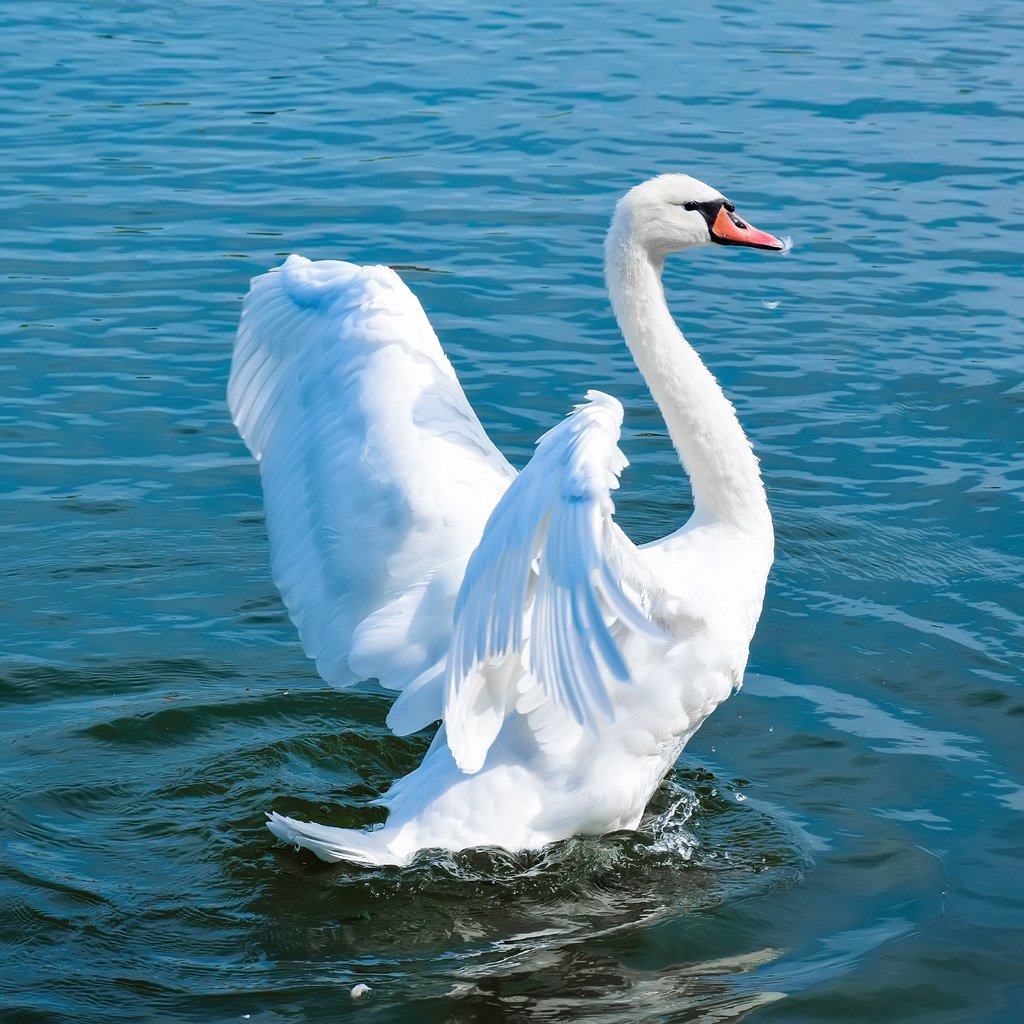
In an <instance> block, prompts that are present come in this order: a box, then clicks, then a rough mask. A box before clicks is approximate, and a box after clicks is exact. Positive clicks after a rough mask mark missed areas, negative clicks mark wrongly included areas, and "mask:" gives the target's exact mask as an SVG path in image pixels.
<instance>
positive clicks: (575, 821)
mask: <svg viewBox="0 0 1024 1024" xmlns="http://www.w3.org/2000/svg"><path fill="white" fill-rule="evenodd" d="M706 243H717V244H718V245H725V246H747V247H750V248H754V249H764V250H775V251H779V250H783V249H784V248H785V247H786V246H785V243H783V242H782V241H781V240H780V239H778V238H776V237H774V236H773V235H770V234H768V233H766V232H764V231H759V230H758V229H756V228H754V227H753V226H751V225H750V224H748V223H747V222H746V221H744V220H742V219H741V218H740V217H739V216H738V215H737V213H736V210H735V207H734V205H733V204H732V203H731V202H730V201H729V200H728V199H726V198H725V196H724V195H723V194H722V193H721V192H719V191H717V190H716V189H714V188H712V187H711V186H709V185H706V184H704V183H703V182H700V181H697V180H696V179H695V178H692V177H689V176H687V175H685V174H665V175H661V176H659V177H656V178H652V179H651V180H649V181H647V182H645V183H643V184H641V185H638V186H636V187H635V188H633V189H632V190H631V191H629V192H628V193H627V194H626V195H624V196H623V197H622V198H621V199H620V200H619V202H618V204H617V205H616V208H615V212H614V216H613V219H612V223H611V227H610V230H609V232H608V235H607V241H606V244H605V275H606V281H607V286H608V290H609V293H610V296H611V303H612V307H613V309H614V313H615V316H616V319H617V321H618V323H619V327H620V328H621V331H622V334H623V336H624V338H625V342H626V345H627V346H628V347H629V350H630V352H631V354H632V356H633V358H634V360H635V362H636V364H637V366H638V368H639V370H640V372H641V374H642V375H643V377H644V380H645V381H646V383H647V385H648V387H649V388H650V391H651V394H652V396H653V397H654V400H655V402H657V404H658V407H659V408H660V410H661V413H662V415H663V417H664V420H665V424H666V426H667V428H668V432H669V435H670V437H671V439H672V443H673V445H674V446H675V449H676V451H677V453H678V455H679V457H680V460H681V462H682V466H683V468H684V470H685V472H686V473H687V474H688V475H689V478H690V481H691V485H692V492H693V513H692V515H691V516H690V517H689V519H688V520H687V521H686V523H685V524H684V525H682V526H681V527H680V528H679V529H676V530H675V531H674V532H672V533H670V534H669V535H668V536H666V537H664V538H663V539H662V540H659V541H656V542H654V543H652V544H646V545H643V546H642V547H637V546H636V545H634V544H633V543H632V542H631V541H630V540H629V538H628V537H627V536H626V535H625V534H624V533H623V531H622V530H621V529H620V528H619V527H618V526H617V525H616V524H615V522H614V520H613V518H612V514H613V512H614V505H613V501H612V494H613V492H614V491H615V489H616V488H617V487H618V486H619V474H620V473H621V471H622V470H623V468H624V467H625V466H626V465H627V461H626V459H625V457H624V456H623V454H622V452H621V451H620V449H619V444H618V442H619V433H620V427H621V424H622V416H623V410H622V406H621V405H620V404H619V402H618V401H617V400H616V399H614V398H612V397H611V396H610V395H606V394H603V393H601V392H599V391H590V392H588V393H587V395H586V397H585V400H584V401H583V403H581V404H580V405H577V406H576V407H575V409H574V410H573V411H572V412H571V413H570V414H569V415H568V416H567V417H566V418H565V419H564V420H562V421H561V422H560V423H558V424H557V425H556V426H554V427H553V428H552V429H551V430H549V431H548V432H547V433H546V434H544V436H543V437H541V438H540V440H539V441H538V442H537V446H536V451H535V453H534V455H533V457H532V459H531V460H530V462H529V463H528V465H527V466H526V467H525V469H523V470H522V472H520V473H516V471H515V470H514V469H513V468H512V467H511V466H510V464H509V463H508V462H507V461H506V459H505V458H504V457H503V456H502V454H501V453H500V452H499V451H498V450H497V448H496V447H495V446H494V445H493V444H492V443H491V441H490V439H489V438H488V437H487V434H486V433H485V432H484V429H483V427H482V426H481V424H480V421H479V420H478V419H477V417H476V415H475V413H474V412H473V410H472V408H471V407H470V405H469V402H468V400H467V399H466V396H465V394H464V392H463V390H462V388H461V386H460V384H459V382H458V380H457V378H456V376H455V372H454V370H453V369H452V366H451V364H450V363H449V361H448V359H447V358H446V357H445V354H444V352H443V351H442V349H441V346H440V344H439V342H438V340H437V337H436V335H435V334H434V331H433V330H432V329H431V326H430V323H429V322H428V320H427V317H426V314H425V313H424V311H423V309H422V307H421V306H420V304H419V302H418V301H417V300H416V298H415V297H414V296H413V294H412V292H411V291H409V289H408V288H407V287H406V285H405V284H404V283H403V282H402V280H401V279H400V278H399V276H398V275H397V274H396V273H394V272H393V271H392V270H390V269H388V268H387V267H381V266H356V265H353V264H351V263H344V262H339V261H331V260H324V261H316V262H312V261H310V260H308V259H305V258H303V257H302V256H298V255H292V256H290V257H288V259H287V260H286V261H285V263H284V264H283V265H282V266H280V267H278V268H277V269H275V270H271V271H270V272H269V273H266V274H264V275H262V276H260V277H257V278H255V279H253V281H252V285H251V290H250V291H249V293H248V295H247V297H246V299H245V302H244V304H243V309H242V315H241V321H240V324H239V328H238V334H237V338H236V341H235V347H234V353H233V359H232V366H231V374H230V381H229V385H228V403H229V406H230V410H231V413H232V418H233V420H234V422H235V424H236V425H237V427H238V430H239V432H240V434H241V436H242V438H243V439H244V441H245V442H246V444H247V446H248V447H249V449H250V451H251V452H252V454H253V455H254V457H255V458H256V459H257V460H258V461H259V466H260V474H261V478H262V485H263V494H264V508H265V512H266V525H267V532H268V536H269V539H270V551H271V561H272V568H273V575H274V581H275V583H276V585H277V587H278V588H279V590H280V592H281V595H282V597H283V599H284V602H285V605H286V606H287V609H288V612H289V614H290V615H291V618H292V620H293V621H294V623H295V625H296V627H297V629H298V633H299V636H300V639H301V641H302V645H303V648H304V649H305V651H306V653H307V655H308V656H309V657H310V658H313V659H315V662H316V667H317V670H318V672H319V673H320V675H321V676H322V677H323V678H324V679H325V680H326V681H327V682H328V683H331V684H333V685H336V686H340V687H345V686H349V685H352V684H355V683H357V682H359V681H362V680H366V679H371V678H375V679H377V680H379V682H380V683H381V685H382V686H384V687H387V688H390V689H393V690H397V691H399V696H398V698H397V699H396V700H395V702H394V704H393V705H392V707H391V710H390V712H389V714H388V719H387V721H388V725H389V726H390V727H391V729H392V730H393V731H394V732H395V733H397V734H399V735H406V734H409V733H412V732H415V731H418V730H420V729H423V728H425V727H427V726H430V725H432V724H434V723H436V722H438V721H440V722H441V724H440V726H439V728H438V729H437V732H436V734H435V736H434V738H433V742H432V743H431V745H430V747H429V749H428V750H427V752H426V754H425V755H424V757H423V761H422V762H421V764H420V765H419V767H417V768H416V769H415V770H414V771H412V772H411V773H410V774H409V775H407V776H405V777H404V778H402V779H400V780H399V781H398V782H396V783H395V784H394V785H393V786H392V787H391V788H390V789H389V790H388V792H387V793H386V794H385V795H384V796H383V797H382V798H381V799H380V803H382V804H383V805H385V806H386V807H387V808H388V810H389V814H388V818H387V820H386V822H385V823H384V825H383V826H382V827H379V828H376V829H370V830H358V829H348V828H334V827H328V826H324V825H318V824H314V823H312V822H305V821H297V820H293V819H291V818H287V817H284V816H283V815H280V814H276V813H271V814H268V818H269V821H268V827H269V828H270V830H271V831H272V832H273V833H274V835H275V836H277V837H278V838H279V839H281V840H283V841H285V842H287V843H291V844H294V845H295V846H296V847H305V848H306V849H309V850H311V851H312V852H313V853H314V854H316V856H317V857H319V858H321V859H322V860H326V861H338V860H347V861H352V862H355V863H359V864H365V865H382V864H396V865H402V864H407V863H408V862H409V861H410V860H411V859H412V858H413V857H414V856H415V855H416V854H417V852H418V851H420V850H424V849H432V848H438V849H444V850H452V851H454V850H460V849H465V848H469V847H479V846H498V847H503V848H505V849H508V850H513V851H515V850H533V849H537V848H539V847H542V846H545V845H546V844H548V843H551V842H553V841H556V840H560V839H566V838H568V837H570V836H573V835H581V834H591V835H593V834H602V833H606V832H612V831H616V830H619V829H634V828H636V827H637V825H638V823H639V821H640V818H641V815H642V813H643V811H644V808H645V807H646V805H647V803H648V801H649V799H650V797H651V796H652V794H653V793H654V790H655V789H656V788H657V786H658V785H659V783H660V782H661V780H662V779H663V778H664V776H665V774H666V773H667V772H668V770H669V769H670V768H671V767H672V765H673V764H674V762H675V761H676V759H677V758H678V756H679V754H680V752H681V751H682V749H683V746H684V745H685V744H686V742H687V741H688V740H689V738H690V737H691V736H692V735H693V734H694V732H696V730H697V729H698V728H699V727H700V725H701V723H702V722H703V721H704V720H705V719H706V718H707V717H708V715H710V714H711V712H712V711H713V710H714V709H715V707H716V706H717V705H718V704H720V703H721V702H722V701H723V700H725V699H726V697H728V696H729V694H730V693H731V692H732V691H733V690H734V689H736V688H738V687H739V686H740V684H741V682H742V676H743V671H744V667H745V665H746V661H747V655H748V651H749V646H750V641H751V638H752V636H753V633H754V627H755V625H756V623H757V620H758V617H759V615H760V613H761V606H762V602H763V599H764V589H765V583H766V580H767V577H768V571H769V568H770V566H771V563H772V559H773V547H774V536H773V531H772V519H771V515H770V512H769V509H768V503H767V500H766V497H765V491H764V486H763V484H762V481H761V476H760V472H759V468H758V461H757V458H756V457H755V455H754V453H753V451H752V449H751V445H750V442H749V441H748V439H747V437H746V435H745V434H744V432H743V429H742V427H741V426H740V423H739V420H738V419H737V417H736V414H735V411H734V409H733V406H732V404H731V403H730V402H729V400H728V399H727V398H726V396H725V395H724V393H723V392H722V390H721V388H720V387H719V385H718V383H717V381H716V380H715V378H714V377H713V376H712V374H711V373H710V371H709V370H708V369H707V368H706V367H705V366H704V364H703V363H702V362H701V359H700V357H699V356H698V355H697V353H696V352H695V351H694V349H693V348H691V347H690V345H689V344H688V342H687V341H686V340H685V338H684V337H683V335H682V333H681V332H680V331H679V329H678V327H677V326H676V324H675V322H674V320H673V318H672V315H671V313H670V312H669V310H668V307H667V305H666V302H665V295H664V291H663V288H662V281H661V271H662V266H663V263H664V259H665V257H666V256H667V255H668V254H669V253H672V252H676V251H678V250H682V249H687V248H691V247H693V246H698V245H703V244H706Z"/></svg>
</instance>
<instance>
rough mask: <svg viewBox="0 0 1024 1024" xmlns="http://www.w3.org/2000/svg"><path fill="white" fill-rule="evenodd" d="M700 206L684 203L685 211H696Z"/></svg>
mask: <svg viewBox="0 0 1024 1024" xmlns="http://www.w3.org/2000/svg"><path fill="white" fill-rule="evenodd" d="M698 205H699V204H697V203H683V209H684V210H696V209H697V206H698Z"/></svg>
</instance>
